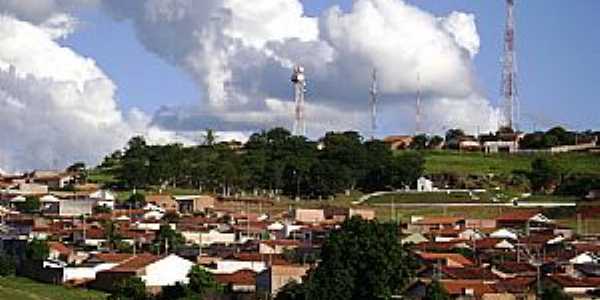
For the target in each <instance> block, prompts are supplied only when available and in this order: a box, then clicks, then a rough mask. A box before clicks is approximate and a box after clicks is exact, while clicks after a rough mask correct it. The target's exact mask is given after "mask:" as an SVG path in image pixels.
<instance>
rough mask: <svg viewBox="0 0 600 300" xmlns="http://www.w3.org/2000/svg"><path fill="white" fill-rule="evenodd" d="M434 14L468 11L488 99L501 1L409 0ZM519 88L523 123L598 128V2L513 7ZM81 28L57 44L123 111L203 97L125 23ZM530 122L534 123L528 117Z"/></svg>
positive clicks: (310, 5)
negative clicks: (92, 69)
mask: <svg viewBox="0 0 600 300" xmlns="http://www.w3.org/2000/svg"><path fill="white" fill-rule="evenodd" d="M408 2H410V3H412V4H415V5H417V6H419V7H421V8H423V9H425V10H427V11H430V12H433V13H434V14H436V15H446V14H448V13H449V12H451V11H454V10H460V11H466V12H471V13H474V14H475V16H476V18H477V26H478V31H479V35H480V37H481V50H480V53H479V54H478V56H477V57H476V59H475V64H476V73H477V77H478V78H479V81H480V85H481V87H482V89H483V90H484V91H485V94H486V95H487V97H488V98H489V99H491V100H492V102H493V103H496V102H497V101H498V98H499V89H500V67H501V66H500V57H501V54H502V53H501V49H502V31H503V27H504V15H505V12H504V1H501V0H497V1H487V0H486V1H482V0H480V1H473V0H412V1H408ZM304 3H305V9H306V13H307V14H309V15H318V14H320V13H321V12H322V11H323V10H324V9H327V8H328V7H330V6H332V5H336V4H338V5H341V6H342V7H343V8H344V9H350V6H351V0H336V1H321V0H305V1H304ZM517 9H518V10H517V20H518V41H517V43H518V45H517V47H518V60H519V76H520V79H519V81H520V93H521V101H522V106H523V109H522V110H523V112H524V114H525V116H524V119H525V120H524V123H525V125H524V126H525V128H524V129H527V130H530V129H532V128H533V127H534V125H535V126H536V127H537V128H540V127H541V128H543V127H547V126H550V125H551V124H554V123H561V124H564V125H565V126H567V127H570V128H575V129H587V128H596V129H600V114H599V113H598V112H599V111H600V99H599V97H598V95H599V94H600V85H599V84H598V78H599V76H598V75H597V72H598V70H600V35H599V34H598V33H597V32H596V28H597V14H598V12H599V11H600V1H597V0H577V1H564V0H527V1H520V2H519V3H518V8H517ZM80 17H81V20H82V22H83V23H82V26H83V27H82V30H79V31H78V32H77V33H75V34H74V35H72V36H71V37H69V38H68V39H67V40H66V41H64V42H63V44H65V45H68V46H70V47H73V48H75V50H76V51H77V52H79V53H82V54H84V55H86V56H89V57H92V58H93V59H95V60H96V61H97V63H98V64H99V65H100V66H101V68H102V69H103V70H104V71H105V72H107V73H108V75H109V76H110V77H111V78H112V79H113V80H114V81H115V83H116V84H117V85H118V88H119V91H118V97H119V100H120V105H121V107H122V108H124V109H128V108H131V107H134V106H135V107H140V108H142V109H143V110H144V111H146V112H148V113H152V112H154V111H155V110H156V109H158V108H160V107H161V106H162V105H169V106H170V105H178V104H192V103H197V102H199V101H200V100H199V99H200V98H201V97H202V95H201V92H200V91H199V90H198V88H197V87H196V85H195V84H194V82H193V81H192V80H191V78H190V77H189V75H188V74H187V73H185V72H183V71H182V70H180V69H178V68H177V67H175V66H173V65H170V64H168V63H166V62H164V61H163V60H162V59H160V58H159V57H157V56H156V55H154V54H152V53H150V52H148V51H146V50H145V49H144V48H143V46H142V45H141V44H140V43H139V42H138V40H137V39H136V37H135V32H134V30H133V27H132V26H131V24H129V23H127V21H125V22H116V21H114V20H113V19H111V18H110V17H108V16H106V15H104V14H103V13H102V12H100V11H84V12H81V13H80ZM534 120H535V121H534Z"/></svg>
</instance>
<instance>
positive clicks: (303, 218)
mask: <svg viewBox="0 0 600 300" xmlns="http://www.w3.org/2000/svg"><path fill="white" fill-rule="evenodd" d="M294 219H295V220H296V222H300V223H321V222H323V221H325V212H324V211H323V210H322V209H308V208H297V209H296V210H295V211H294Z"/></svg>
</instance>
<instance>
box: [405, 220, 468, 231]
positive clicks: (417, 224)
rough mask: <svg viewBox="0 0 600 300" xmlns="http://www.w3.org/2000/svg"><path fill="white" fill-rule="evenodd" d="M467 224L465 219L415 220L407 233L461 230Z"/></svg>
mask: <svg viewBox="0 0 600 300" xmlns="http://www.w3.org/2000/svg"><path fill="white" fill-rule="evenodd" d="M465 224H466V223H465V219H464V218H461V217H427V218H413V222H412V223H410V224H408V229H407V231H408V232H420V233H428V232H430V231H440V230H443V229H461V228H465Z"/></svg>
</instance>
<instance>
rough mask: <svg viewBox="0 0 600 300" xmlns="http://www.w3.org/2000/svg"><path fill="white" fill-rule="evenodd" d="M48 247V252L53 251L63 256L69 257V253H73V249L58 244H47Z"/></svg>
mask: <svg viewBox="0 0 600 300" xmlns="http://www.w3.org/2000/svg"><path fill="white" fill-rule="evenodd" d="M48 247H49V248H50V250H54V251H56V252H58V253H59V254H60V255H63V256H69V255H70V254H71V253H73V249H71V248H69V247H67V246H65V244H63V243H60V242H48Z"/></svg>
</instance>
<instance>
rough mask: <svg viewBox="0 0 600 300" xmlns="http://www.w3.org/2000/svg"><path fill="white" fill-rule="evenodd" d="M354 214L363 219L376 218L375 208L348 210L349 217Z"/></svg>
mask: <svg viewBox="0 0 600 300" xmlns="http://www.w3.org/2000/svg"><path fill="white" fill-rule="evenodd" d="M354 216H358V217H361V218H362V219H363V220H374V219H375V210H373V209H367V208H350V209H349V210H348V217H349V218H352V217H354Z"/></svg>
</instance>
